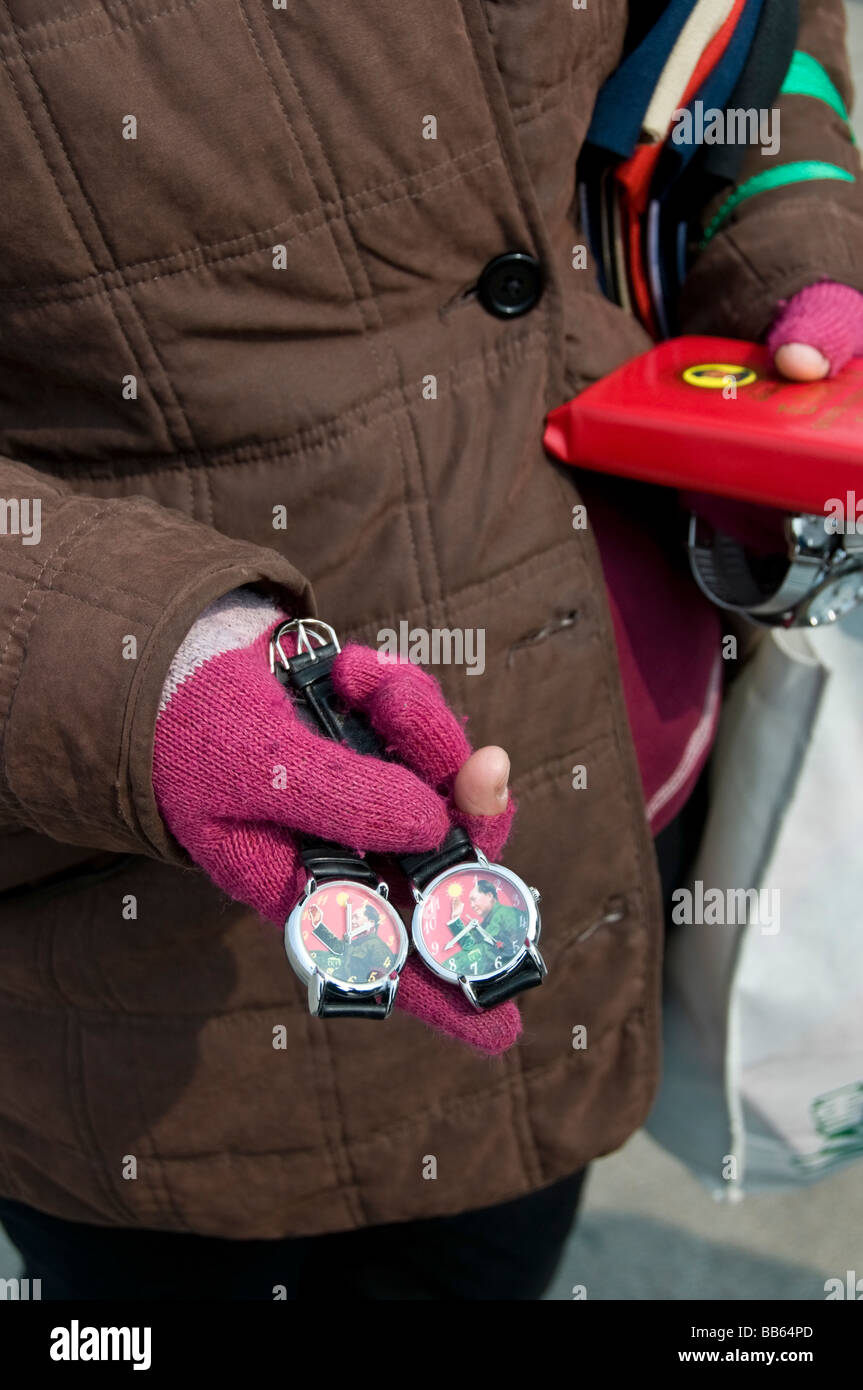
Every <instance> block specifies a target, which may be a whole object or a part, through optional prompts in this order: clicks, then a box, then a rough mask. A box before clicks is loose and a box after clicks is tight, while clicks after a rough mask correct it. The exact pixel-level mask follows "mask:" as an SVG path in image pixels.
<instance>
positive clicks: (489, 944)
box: [413, 864, 539, 980]
mask: <svg viewBox="0 0 863 1390" xmlns="http://www.w3.org/2000/svg"><path fill="white" fill-rule="evenodd" d="M538 928H539V915H538V913H537V910H536V903H535V901H534V898H533V894H532V893H531V891H530V889H529V888H528V886H527V884H526V883H523V882H522V880H521V879H520V878H518V877H517V876H516V875H515V874H513V873H510V872H509V870H508V869H502V868H501V867H500V866H498V865H495V866H492V865H483V864H459V865H458V866H457V867H456V868H454V869H448V870H447V871H446V873H443V874H439V875H438V877H437V878H436V879H433V880H432V882H431V883H430V884H429V886H428V888H427V889H426V890H425V893H424V894H423V899H422V902H420V903H418V904H417V907H416V910H415V912H414V917H413V939H414V945H415V946H416V948H417V951H418V952H419V953H420V955H421V956H422V958H423V960H424V961H425V962H426V964H427V965H429V966H430V968H431V969H432V970H434V972H435V974H436V975H440V976H441V978H442V979H451V980H458V979H459V977H460V976H465V977H466V978H467V979H469V980H481V979H488V978H489V977H491V976H495V975H499V974H501V973H502V972H503V971H505V970H507V969H508V968H509V967H510V966H511V965H512V964H513V962H514V961H515V960H516V958H517V957H518V956H520V955H521V953H522V951H523V949H524V945H525V942H526V941H527V940H530V941H535V940H536V937H537V935H538Z"/></svg>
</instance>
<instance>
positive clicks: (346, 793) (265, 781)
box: [153, 589, 521, 1053]
mask: <svg viewBox="0 0 863 1390" xmlns="http://www.w3.org/2000/svg"><path fill="white" fill-rule="evenodd" d="M283 619H284V614H282V613H280V611H279V610H278V608H277V607H276V606H275V605H274V604H272V603H271V602H269V601H268V600H267V599H264V598H262V597H261V596H259V595H257V594H255V593H253V592H251V591H249V590H244V589H240V590H236V591H234V592H233V593H230V594H227V595H225V596H224V597H223V598H221V599H219V600H218V601H217V602H216V603H214V604H212V605H211V606H210V608H208V609H207V611H206V612H205V613H204V614H203V615H202V616H201V618H200V619H199V620H198V622H196V623H195V625H194V626H193V628H192V630H191V632H190V633H189V634H188V636H187V638H186V640H185V641H184V642H183V644H182V645H181V647H180V649H179V651H178V652H177V655H176V657H175V659H174V661H173V663H172V665H171V669H170V671H169V674H168V677H167V680H166V682H165V687H164V690H163V692H162V702H161V705H160V709H159V714H158V718H157V721H156V737H155V746H154V754H153V786H154V790H155V793H156V800H157V803H158V806H159V810H160V813H161V815H162V817H163V819H164V821H165V824H166V825H167V826H168V829H169V830H170V831H171V833H172V834H173V835H174V837H175V839H177V840H178V841H179V843H180V844H181V845H183V847H184V848H185V849H186V850H187V851H188V853H189V854H190V855H191V857H192V859H193V860H194V861H195V863H196V864H198V865H199V866H200V867H201V868H202V869H204V870H205V872H206V873H207V874H208V875H209V877H210V878H211V879H212V880H213V881H214V882H215V883H217V884H218V885H219V887H220V888H222V889H223V890H224V892H226V893H227V894H228V896H229V897H231V898H235V899H237V900H238V901H241V902H245V903H248V904H250V905H251V906H252V907H254V908H255V909H256V910H257V911H258V912H260V913H261V915H262V916H263V917H266V918H268V919H269V920H270V921H272V922H274V923H275V924H276V925H277V926H279V927H282V926H283V924H284V922H285V919H286V917H287V916H288V914H289V912H290V910H291V908H292V907H293V906H294V904H295V903H296V901H297V899H298V898H299V896H300V894H301V892H302V890H303V889H304V887H305V882H306V873H305V869H304V868H303V866H302V863H301V861H300V859H299V853H298V848H297V843H296V838H295V836H296V833H297V832H299V833H303V834H310V835H316V836H320V837H321V838H323V839H327V840H334V841H336V842H337V843H339V844H343V845H345V846H346V847H348V848H350V849H355V850H360V851H362V852H366V851H368V852H372V853H381V854H388V853H398V854H410V853H418V852H420V851H423V850H430V849H433V848H435V847H436V846H437V845H439V844H440V842H441V841H442V840H443V838H444V836H445V835H446V833H447V831H448V829H449V827H450V825H451V824H453V823H459V824H462V825H464V827H465V829H467V831H468V833H469V834H470V835H471V836H472V837H473V839H474V843H475V844H477V845H478V846H479V848H480V849H482V850H483V851H484V852H485V853H486V854H488V856H489V858H492V859H493V858H496V857H498V856H499V854H500V850H501V848H502V846H503V843H504V841H505V839H506V836H507V834H508V831H509V827H510V823H511V820H512V815H513V810H514V807H513V804H512V798H511V797H509V799H508V802H507V807H506V810H504V811H503V812H502V813H501V814H500V815H496V816H479V817H468V816H465V815H464V814H463V813H461V812H458V811H456V810H455V808H454V807H453V804H452V799H451V798H452V786H453V782H454V780H455V775H456V773H457V772H458V770H459V768H460V767H461V765H462V764H463V763H464V762H465V761H466V759H467V758H468V757H469V755H470V745H469V744H468V741H467V738H466V736H465V733H464V730H463V728H462V726H461V724H460V723H459V721H458V720H457V718H456V717H455V715H454V714H453V713H452V712H451V711H450V709H449V708H448V706H447V705H446V703H445V701H444V698H443V695H442V693H441V691H440V687H439V686H438V684H437V682H436V681H435V680H434V679H433V678H432V677H431V676H430V675H428V674H427V673H426V672H424V671H421V670H419V669H418V668H417V667H416V666H413V665H411V664H410V663H407V662H404V663H403V662H399V661H395V660H394V659H387V658H384V657H382V656H380V655H379V653H378V652H376V651H373V650H372V649H370V648H364V647H359V646H348V647H346V648H345V649H344V651H343V652H342V653H341V654H340V656H339V657H338V658H337V660H336V661H335V663H334V665H333V682H334V685H335V686H336V689H337V691H338V693H339V695H340V697H341V698H342V699H344V700H345V701H346V702H347V703H349V704H352V705H355V706H357V707H361V708H362V709H363V710H364V711H365V712H366V714H367V716H368V718H369V719H370V721H371V722H372V723H373V724H374V726H375V728H376V729H377V730H378V732H379V733H380V734H381V735H382V737H383V739H384V740H385V743H386V746H387V748H388V749H390V750H393V751H394V752H395V753H396V754H397V755H398V757H399V758H400V759H402V760H403V762H404V763H405V764H408V766H403V765H402V764H401V763H398V762H385V761H383V760H382V759H380V758H374V757H369V756H364V755H361V754H358V753H355V752H353V751H352V750H351V749H350V748H347V747H345V746H344V745H341V744H338V743H334V742H332V741H330V740H328V739H326V738H324V737H323V736H322V735H319V734H316V733H314V732H313V731H312V730H311V729H309V728H308V726H307V725H306V724H305V723H303V722H302V721H301V720H300V719H299V718H298V717H297V715H296V713H295V711H294V707H293V703H292V701H291V699H290V697H289V695H288V694H287V693H286V692H285V691H284V690H283V689H282V687H281V686H280V685H279V683H278V682H277V681H276V679H275V678H274V677H273V675H272V674H271V672H270V669H269V663H268V653H267V648H268V642H269V635H270V632H271V631H272V629H273V627H274V626H275V624H276V623H277V622H280V621H283ZM283 645H285V648H286V650H287V651H288V654H289V655H290V654H291V649H290V648H289V647H288V646H287V644H283ZM396 1007H400V1008H402V1009H405V1010H406V1011H407V1012H408V1013H412V1014H414V1015H415V1016H416V1017H418V1018H421V1019H422V1020H423V1021H425V1022H426V1023H429V1024H430V1025H431V1026H432V1027H434V1028H436V1029H438V1030H440V1031H442V1032H444V1033H447V1034H449V1036H451V1037H454V1038H458V1039H460V1040H461V1041H462V1042H465V1043H467V1044H469V1045H470V1046H473V1047H476V1048H479V1049H480V1050H482V1051H483V1052H487V1053H498V1052H503V1051H505V1050H506V1049H507V1048H508V1047H511V1046H512V1044H513V1043H514V1042H515V1040H516V1038H517V1037H518V1034H519V1032H520V1031H521V1020H520V1015H519V1012H518V1009H517V1007H516V1005H515V1004H514V1003H513V1002H512V1001H510V1002H508V1003H506V1004H503V1005H499V1006H498V1007H496V1008H494V1009H490V1010H489V1011H488V1012H487V1013H483V1014H480V1013H477V1012H476V1011H475V1010H474V1009H473V1008H472V1007H471V1005H470V1004H469V1003H468V1001H467V1000H466V999H465V998H464V996H463V995H462V994H461V992H460V991H459V990H456V989H453V988H452V987H451V986H449V987H448V986H447V985H446V984H445V983H444V982H443V981H438V980H437V979H436V978H435V976H433V975H432V974H431V972H430V971H428V970H427V969H426V967H425V966H424V965H423V964H422V963H421V962H420V961H419V960H417V958H416V957H415V955H413V954H412V955H411V956H410V957H409V958H408V961H407V963H406V964H405V967H404V969H403V971H402V976H401V981H400V984H399V989H398V992H397V994H396Z"/></svg>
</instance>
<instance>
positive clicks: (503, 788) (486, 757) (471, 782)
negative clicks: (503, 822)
mask: <svg viewBox="0 0 863 1390" xmlns="http://www.w3.org/2000/svg"><path fill="white" fill-rule="evenodd" d="M508 786H509V757H508V755H507V753H506V752H505V751H504V749H503V748H498V747H497V746H496V745H495V744H488V745H487V746H486V747H485V748H478V749H477V751H476V752H475V753H472V754H471V756H470V757H469V758H468V759H467V762H465V763H464V764H463V765H462V767H461V768H460V769H459V771H458V774H457V776H456V779H455V782H454V784H453V801H454V802H455V804H456V806H457V807H458V808H459V810H460V811H464V812H465V813H466V814H467V815H469V816H499V815H500V814H501V812H503V811H505V810H506V808H507V803H508Z"/></svg>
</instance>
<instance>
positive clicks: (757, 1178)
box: [647, 609, 863, 1199]
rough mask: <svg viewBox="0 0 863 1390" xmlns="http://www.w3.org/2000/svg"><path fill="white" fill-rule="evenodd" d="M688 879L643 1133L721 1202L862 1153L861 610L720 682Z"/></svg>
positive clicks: (760, 656)
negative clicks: (705, 812) (722, 692)
mask: <svg viewBox="0 0 863 1390" xmlns="http://www.w3.org/2000/svg"><path fill="white" fill-rule="evenodd" d="M699 882H700V884H701V888H700V889H699V888H698V886H697V885H698V883H699ZM688 887H689V889H690V892H691V896H690V898H688V899H687V898H686V897H685V896H683V895H678V899H677V905H676V908H675V914H676V915H677V916H678V917H684V918H685V916H686V915H687V913H688V915H689V916H690V917H695V918H696V919H697V918H698V917H699V916H701V917H702V919H706V920H702V921H700V922H699V921H698V920H695V921H692V922H691V924H684V925H678V926H676V927H672V928H671V930H670V933H669V941H668V950H667V958H666V959H667V985H666V989H667V998H666V1014H665V1063H664V1076H663V1083H662V1088H661V1091H660V1095H659V1098H658V1100H657V1103H656V1106H655V1108H654V1110H653V1112H652V1114H651V1116H650V1118H649V1120H648V1124H647V1128H648V1131H649V1132H650V1133H652V1134H653V1136H654V1137H655V1138H656V1139H658V1140H659V1141H660V1142H661V1143H662V1144H663V1145H664V1146H665V1147H666V1148H668V1149H669V1150H670V1151H671V1152H672V1153H674V1154H676V1155H677V1156H678V1157H679V1158H681V1159H683V1160H684V1161H685V1162H686V1163H687V1164H688V1165H689V1166H690V1167H691V1168H692V1169H693V1171H694V1172H695V1173H696V1174H697V1175H698V1176H699V1177H700V1178H701V1179H702V1180H703V1181H704V1182H706V1183H707V1184H708V1185H709V1186H710V1188H711V1189H712V1190H713V1191H714V1193H715V1194H716V1195H717V1196H718V1197H723V1198H726V1199H734V1198H735V1197H739V1196H740V1195H741V1194H742V1193H743V1192H755V1191H759V1190H764V1189H768V1188H777V1187H787V1186H792V1185H796V1184H800V1183H807V1182H811V1181H812V1180H813V1179H815V1178H817V1177H819V1176H820V1175H821V1174H823V1173H827V1172H833V1171H835V1169H836V1168H838V1167H840V1166H842V1165H844V1164H846V1163H849V1162H852V1161H855V1160H858V1159H861V1158H863V613H861V610H859V609H858V610H857V612H856V613H855V614H852V615H851V616H850V617H849V618H847V619H845V620H844V621H843V622H842V623H839V624H836V625H834V626H832V627H827V628H823V629H815V630H808V631H804V630H790V631H772V632H771V633H770V634H769V635H768V636H767V637H766V638H765V640H764V641H763V642H762V643H761V645H760V647H759V648H758V650H757V652H756V654H755V655H754V657H753V658H752V661H751V662H750V664H749V666H748V667H747V669H746V670H745V671H744V672H742V673H741V676H740V677H739V679H738V680H737V682H735V684H734V686H733V687H732V689H731V691H730V693H729V698H728V700H727V702H726V708H725V710H724V712H723V718H722V723H721V727H720V733H719V739H718V742H717V746H716V754H715V757H714V763H713V784H712V790H711V810H710V815H709V818H708V822H707V827H706V830H705V835H704V840H703V843H702V846H701V849H700V852H699V856H698V860H697V863H696V865H695V868H694V870H693V881H692V883H691V884H690V885H688ZM709 889H719V890H720V891H719V893H714V894H713V895H708V890H709ZM753 889H756V890H759V891H758V894H757V896H756V895H755V894H753V893H749V894H748V901H747V903H746V910H743V901H742V900H743V894H744V891H745V890H753ZM708 903H709V906H708ZM711 916H712V917H713V919H714V920H713V921H711V920H709V919H710V917H711ZM717 919H718V920H717ZM741 919H742V923H741Z"/></svg>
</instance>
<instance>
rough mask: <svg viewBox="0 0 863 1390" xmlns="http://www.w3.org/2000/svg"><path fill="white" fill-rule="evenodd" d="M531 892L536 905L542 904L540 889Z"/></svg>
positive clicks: (532, 889)
mask: <svg viewBox="0 0 863 1390" xmlns="http://www.w3.org/2000/svg"><path fill="white" fill-rule="evenodd" d="M530 891H531V893H532V894H533V900H534V902H535V903H541V902H542V894H541V893H540V891H539V889H538V888H531V890H530Z"/></svg>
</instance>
